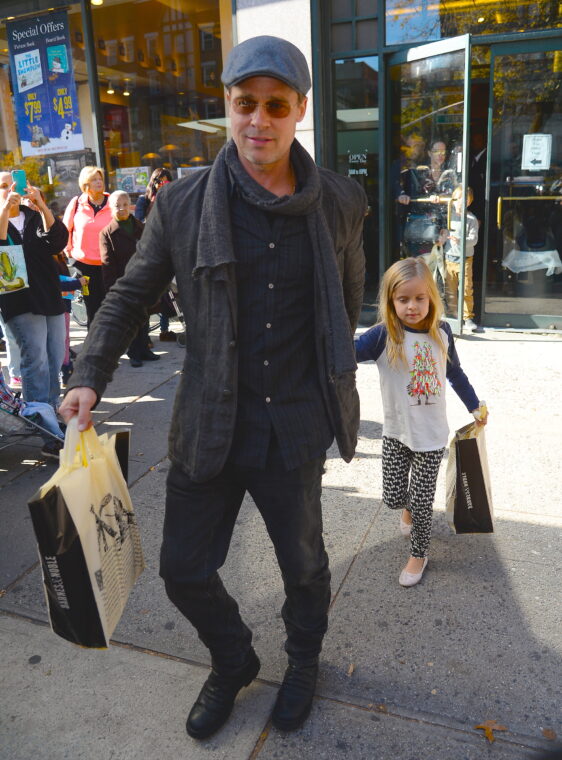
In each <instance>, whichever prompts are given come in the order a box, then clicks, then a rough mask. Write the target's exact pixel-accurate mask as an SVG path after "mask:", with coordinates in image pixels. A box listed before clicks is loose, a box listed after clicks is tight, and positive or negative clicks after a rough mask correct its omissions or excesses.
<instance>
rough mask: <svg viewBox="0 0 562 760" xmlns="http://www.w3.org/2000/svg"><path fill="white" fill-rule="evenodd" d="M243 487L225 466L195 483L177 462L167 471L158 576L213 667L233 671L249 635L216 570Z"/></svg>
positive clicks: (248, 644) (243, 654)
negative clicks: (214, 474)
mask: <svg viewBox="0 0 562 760" xmlns="http://www.w3.org/2000/svg"><path fill="white" fill-rule="evenodd" d="M243 497H244V487H243V486H242V485H241V484H240V483H239V482H237V481H236V479H235V477H234V476H232V475H231V474H229V472H228V471H226V470H225V471H223V472H222V473H221V474H220V475H218V476H217V477H215V478H213V479H212V480H210V481H207V482H205V483H194V482H193V481H192V480H191V479H190V478H189V477H188V476H187V475H186V474H185V473H184V472H183V471H182V470H180V468H179V467H177V466H176V465H172V466H171V468H170V472H169V475H168V482H167V493H166V514H165V518H164V535H163V543H162V550H161V555H160V575H161V576H162V578H163V579H164V582H165V585H166V592H167V594H168V596H169V598H170V600H171V601H172V602H173V603H174V604H175V605H176V607H177V608H178V609H179V610H180V612H181V613H182V614H183V615H185V617H186V618H187V619H188V620H189V621H190V623H191V624H192V625H193V626H194V627H195V628H196V630H197V633H198V635H199V638H200V639H201V641H202V642H203V643H204V644H205V645H206V646H207V647H208V648H209V650H210V652H211V656H212V659H213V666H215V667H216V668H217V669H219V670H220V671H221V672H225V673H226V672H236V671H237V670H238V669H239V668H240V667H241V665H242V664H243V663H244V662H245V660H246V659H247V657H248V653H249V651H250V649H251V641H252V634H251V631H250V630H249V628H248V627H247V626H246V625H245V624H244V623H243V622H242V619H241V617H240V613H239V611H238V605H237V604H236V602H235V601H234V599H232V597H231V596H229V594H228V593H227V591H226V589H225V588H224V586H223V584H222V581H221V579H220V577H219V575H218V572H217V571H218V569H219V568H220V567H222V565H223V563H224V561H225V559H226V555H227V553H228V548H229V546H230V540H231V537H232V531H233V528H234V523H235V521H236V517H237V515H238V512H239V510H240V505H241V503H242V499H243Z"/></svg>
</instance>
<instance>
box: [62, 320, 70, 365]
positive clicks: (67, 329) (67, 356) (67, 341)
mask: <svg viewBox="0 0 562 760" xmlns="http://www.w3.org/2000/svg"><path fill="white" fill-rule="evenodd" d="M62 363H63V364H70V312H69V311H65V312H64V359H63V360H62Z"/></svg>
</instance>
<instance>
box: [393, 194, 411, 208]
mask: <svg viewBox="0 0 562 760" xmlns="http://www.w3.org/2000/svg"><path fill="white" fill-rule="evenodd" d="M396 200H397V201H398V203H401V204H402V205H403V206H407V205H408V203H409V202H410V196H409V195H406V193H400V195H399V196H398V198H397V199H396Z"/></svg>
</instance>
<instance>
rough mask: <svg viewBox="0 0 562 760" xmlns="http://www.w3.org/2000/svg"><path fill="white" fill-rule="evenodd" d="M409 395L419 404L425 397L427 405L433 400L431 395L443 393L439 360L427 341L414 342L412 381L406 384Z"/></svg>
mask: <svg viewBox="0 0 562 760" xmlns="http://www.w3.org/2000/svg"><path fill="white" fill-rule="evenodd" d="M406 390H407V391H408V395H409V396H412V398H414V399H415V400H416V403H417V404H418V405H419V404H421V402H422V398H424V397H425V404H426V406H427V405H429V404H431V403H432V402H431V401H430V400H429V398H430V396H440V395H441V381H440V380H439V377H438V374H437V362H436V361H435V359H434V358H433V353H432V351H431V345H430V344H429V343H427V342H426V341H424V342H423V344H422V345H420V343H419V342H418V341H416V342H415V343H414V361H413V363H412V369H411V370H410V382H409V383H408V385H407V386H406Z"/></svg>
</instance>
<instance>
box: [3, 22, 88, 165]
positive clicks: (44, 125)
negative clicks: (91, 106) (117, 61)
mask: <svg viewBox="0 0 562 760" xmlns="http://www.w3.org/2000/svg"><path fill="white" fill-rule="evenodd" d="M6 29H7V32H8V46H9V50H10V68H11V72H12V85H13V90H14V101H15V106H16V116H17V122H18V129H19V136H20V145H21V150H22V154H23V155H24V156H41V155H46V154H48V153H65V152H67V151H75V150H82V149H83V148H84V140H83V137H82V127H81V125H80V117H79V114H78V100H77V98H76V83H75V81H74V73H73V70H72V51H71V47H70V36H69V31H68V16H67V14H66V11H60V12H58V13H50V14H49V15H48V16H39V17H35V18H33V17H31V18H26V19H22V20H20V21H12V22H8V23H6Z"/></svg>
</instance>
